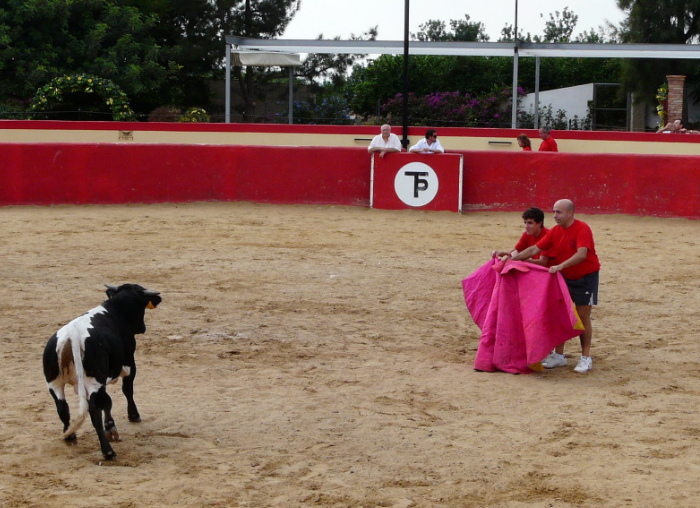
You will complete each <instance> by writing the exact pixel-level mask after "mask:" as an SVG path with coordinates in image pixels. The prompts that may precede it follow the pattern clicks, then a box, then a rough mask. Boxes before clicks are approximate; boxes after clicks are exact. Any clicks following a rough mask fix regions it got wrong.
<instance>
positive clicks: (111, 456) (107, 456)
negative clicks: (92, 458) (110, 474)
mask: <svg viewBox="0 0 700 508" xmlns="http://www.w3.org/2000/svg"><path fill="white" fill-rule="evenodd" d="M103 455H104V456H105V460H114V459H116V458H117V454H116V453H114V450H109V451H107V452H106V453H103Z"/></svg>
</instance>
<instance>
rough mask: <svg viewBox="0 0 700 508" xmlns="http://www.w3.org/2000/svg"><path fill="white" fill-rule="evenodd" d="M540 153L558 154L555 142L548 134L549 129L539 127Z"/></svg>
mask: <svg viewBox="0 0 700 508" xmlns="http://www.w3.org/2000/svg"><path fill="white" fill-rule="evenodd" d="M540 139H541V140H542V143H540V152H558V151H559V149H558V148H557V142H556V141H554V138H553V137H552V135H551V134H550V131H549V127H540Z"/></svg>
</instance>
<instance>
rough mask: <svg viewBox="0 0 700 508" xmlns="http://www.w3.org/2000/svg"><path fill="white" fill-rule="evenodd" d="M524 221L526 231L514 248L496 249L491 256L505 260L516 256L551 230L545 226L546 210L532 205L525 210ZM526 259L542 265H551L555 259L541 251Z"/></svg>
mask: <svg viewBox="0 0 700 508" xmlns="http://www.w3.org/2000/svg"><path fill="white" fill-rule="evenodd" d="M523 223H524V224H525V232H524V233H523V235H522V236H521V237H520V240H519V241H518V243H517V244H515V247H514V248H513V250H512V251H501V250H495V251H493V252H492V253H491V257H494V258H495V257H498V258H500V259H501V260H502V261H505V260H506V259H507V258H510V257H513V256H515V255H516V254H517V253H518V252H520V251H523V250H525V249H527V248H528V247H530V246H531V245H535V244H536V243H537V242H539V241H540V240H542V239H543V238H544V237H545V235H546V234H547V233H548V232H549V229H547V228H546V227H544V212H543V211H542V210H540V209H539V208H535V207H532V208H528V209H527V210H525V211H524V212H523ZM526 261H528V262H530V263H534V264H536V265H540V266H551V264H553V262H554V259H553V258H551V259H550V258H549V257H548V256H547V253H541V254H536V255H534V256H532V258H530V259H527V260H526Z"/></svg>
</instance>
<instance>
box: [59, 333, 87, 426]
mask: <svg viewBox="0 0 700 508" xmlns="http://www.w3.org/2000/svg"><path fill="white" fill-rule="evenodd" d="M69 342H70V344H71V348H72V350H73V365H74V366H75V377H77V378H78V401H79V402H78V414H77V415H76V416H75V417H74V418H73V421H72V422H71V424H70V426H69V427H68V428H67V429H66V431H65V432H64V433H63V437H64V438H67V437H69V436H72V435H73V434H75V433H76V431H77V430H78V429H79V428H80V426H81V425H82V424H83V422H84V421H85V417H86V416H87V413H88V400H87V396H88V394H87V391H86V390H85V369H84V368H83V355H82V351H81V350H80V341H79V340H74V339H70V341H69Z"/></svg>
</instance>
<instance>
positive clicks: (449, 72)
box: [345, 8, 620, 116]
mask: <svg viewBox="0 0 700 508" xmlns="http://www.w3.org/2000/svg"><path fill="white" fill-rule="evenodd" d="M577 21H578V16H576V14H574V13H573V12H572V11H570V10H569V9H568V8H567V9H564V10H563V11H562V12H559V11H557V12H555V13H554V14H551V15H550V16H549V21H548V22H547V24H546V27H545V33H544V34H543V35H541V36H535V37H534V38H533V37H532V36H531V35H530V34H529V33H528V34H526V35H523V34H522V33H520V34H519V39H520V40H524V41H533V39H534V40H537V41H544V40H546V41H547V42H563V41H568V40H575V41H579V42H587V41H589V40H590V39H591V38H592V37H595V38H597V39H596V41H601V42H602V41H603V40H604V38H605V34H604V33H603V32H602V31H599V32H594V31H593V30H591V31H590V32H588V33H587V32H583V34H580V35H579V36H577V37H574V36H573V34H574V31H575V26H576V22H577ZM467 25H468V26H467ZM420 28H421V30H420V31H419V32H418V33H417V34H413V38H414V39H418V40H421V41H431V40H440V41H447V40H467V41H476V40H485V38H484V36H483V35H484V34H485V27H484V26H483V24H481V23H478V22H472V21H471V20H470V18H469V16H465V18H464V20H459V21H454V20H453V21H451V22H450V29H449V30H448V29H447V25H446V24H445V23H444V22H442V21H437V20H430V21H428V22H427V23H424V24H423V25H421V26H420ZM591 34H593V35H591ZM501 35H502V38H501V42H507V41H508V40H510V41H512V36H513V28H512V26H508V25H506V27H504V29H503V30H502V32H501ZM402 66H403V57H401V56H389V55H383V56H381V57H379V58H377V59H375V60H372V61H370V62H369V63H368V65H366V66H359V65H356V66H355V67H354V68H353V73H352V76H351V77H350V78H349V80H348V84H347V86H346V88H345V94H346V97H347V99H348V101H349V102H350V104H351V106H352V108H353V111H354V112H355V113H357V114H360V115H363V116H374V115H377V114H378V113H377V112H378V111H379V110H380V109H381V106H382V105H383V104H385V103H386V102H387V101H389V100H390V99H391V98H393V97H394V96H395V95H396V93H397V92H399V91H401V90H402V87H403V81H402V72H403V71H402ZM619 74H620V63H619V60H615V59H590V58H576V59H574V58H544V59H542V60H541V69H540V88H541V89H542V90H550V89H554V88H561V87H566V86H574V85H580V84H584V83H591V82H610V81H613V82H614V81H616V80H617V77H618V76H619ZM409 76H410V82H409V86H410V91H411V92H413V93H414V94H415V95H416V96H425V95H429V94H433V93H437V92H457V91H459V92H462V93H469V94H470V95H471V96H480V95H483V94H486V93H489V92H490V91H491V90H492V88H493V86H496V87H510V86H512V83H513V59H512V58H506V57H448V56H411V57H410V59H409ZM518 81H519V84H520V86H521V87H523V88H526V89H530V90H531V89H532V88H534V83H535V59H534V58H522V59H520V66H519V76H518Z"/></svg>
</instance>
